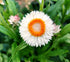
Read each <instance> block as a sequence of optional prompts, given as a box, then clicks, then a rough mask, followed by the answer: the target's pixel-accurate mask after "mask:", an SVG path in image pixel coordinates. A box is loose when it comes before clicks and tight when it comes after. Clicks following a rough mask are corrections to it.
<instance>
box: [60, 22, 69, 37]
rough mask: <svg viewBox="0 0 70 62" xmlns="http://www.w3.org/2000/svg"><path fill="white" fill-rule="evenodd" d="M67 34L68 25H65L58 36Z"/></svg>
mask: <svg viewBox="0 0 70 62" xmlns="http://www.w3.org/2000/svg"><path fill="white" fill-rule="evenodd" d="M67 33H70V23H69V24H67V25H66V26H65V27H64V28H63V29H62V30H61V32H60V34H61V35H62V36H63V35H65V34H67Z"/></svg>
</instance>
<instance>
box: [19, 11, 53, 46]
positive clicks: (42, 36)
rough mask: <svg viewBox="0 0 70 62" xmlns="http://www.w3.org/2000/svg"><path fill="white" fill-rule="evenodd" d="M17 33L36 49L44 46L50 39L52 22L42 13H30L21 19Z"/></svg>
mask: <svg viewBox="0 0 70 62" xmlns="http://www.w3.org/2000/svg"><path fill="white" fill-rule="evenodd" d="M19 32H20V35H21V37H22V38H23V39H24V41H25V42H26V43H27V44H29V45H31V46H36V47H38V46H41V45H45V44H47V43H48V42H49V41H50V39H52V36H53V33H54V26H53V21H52V20H51V19H50V18H49V16H48V15H46V14H44V13H43V12H39V11H32V12H31V13H30V14H27V15H26V17H23V20H22V22H21V26H20V27H19Z"/></svg>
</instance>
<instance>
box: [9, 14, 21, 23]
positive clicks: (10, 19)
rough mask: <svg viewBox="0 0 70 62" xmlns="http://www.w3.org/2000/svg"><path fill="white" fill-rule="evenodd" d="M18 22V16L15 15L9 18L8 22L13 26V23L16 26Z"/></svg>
mask: <svg viewBox="0 0 70 62" xmlns="http://www.w3.org/2000/svg"><path fill="white" fill-rule="evenodd" d="M19 20H20V18H19V16H18V15H15V16H12V15H11V16H10V17H9V20H8V21H9V22H10V24H13V23H15V24H17V23H18V22H19Z"/></svg>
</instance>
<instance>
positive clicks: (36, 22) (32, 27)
mask: <svg viewBox="0 0 70 62" xmlns="http://www.w3.org/2000/svg"><path fill="white" fill-rule="evenodd" d="M28 29H29V32H30V33H31V34H32V35H33V36H36V37H37V36H41V35H43V34H44V33H45V22H44V21H43V20H42V19H38V18H36V19H33V20H32V21H31V22H30V23H29V24H28Z"/></svg>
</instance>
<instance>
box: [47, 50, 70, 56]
mask: <svg viewBox="0 0 70 62" xmlns="http://www.w3.org/2000/svg"><path fill="white" fill-rule="evenodd" d="M67 52H69V51H68V50H64V49H57V50H54V51H50V52H49V53H48V54H47V55H48V56H60V55H63V54H65V53H67Z"/></svg>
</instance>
